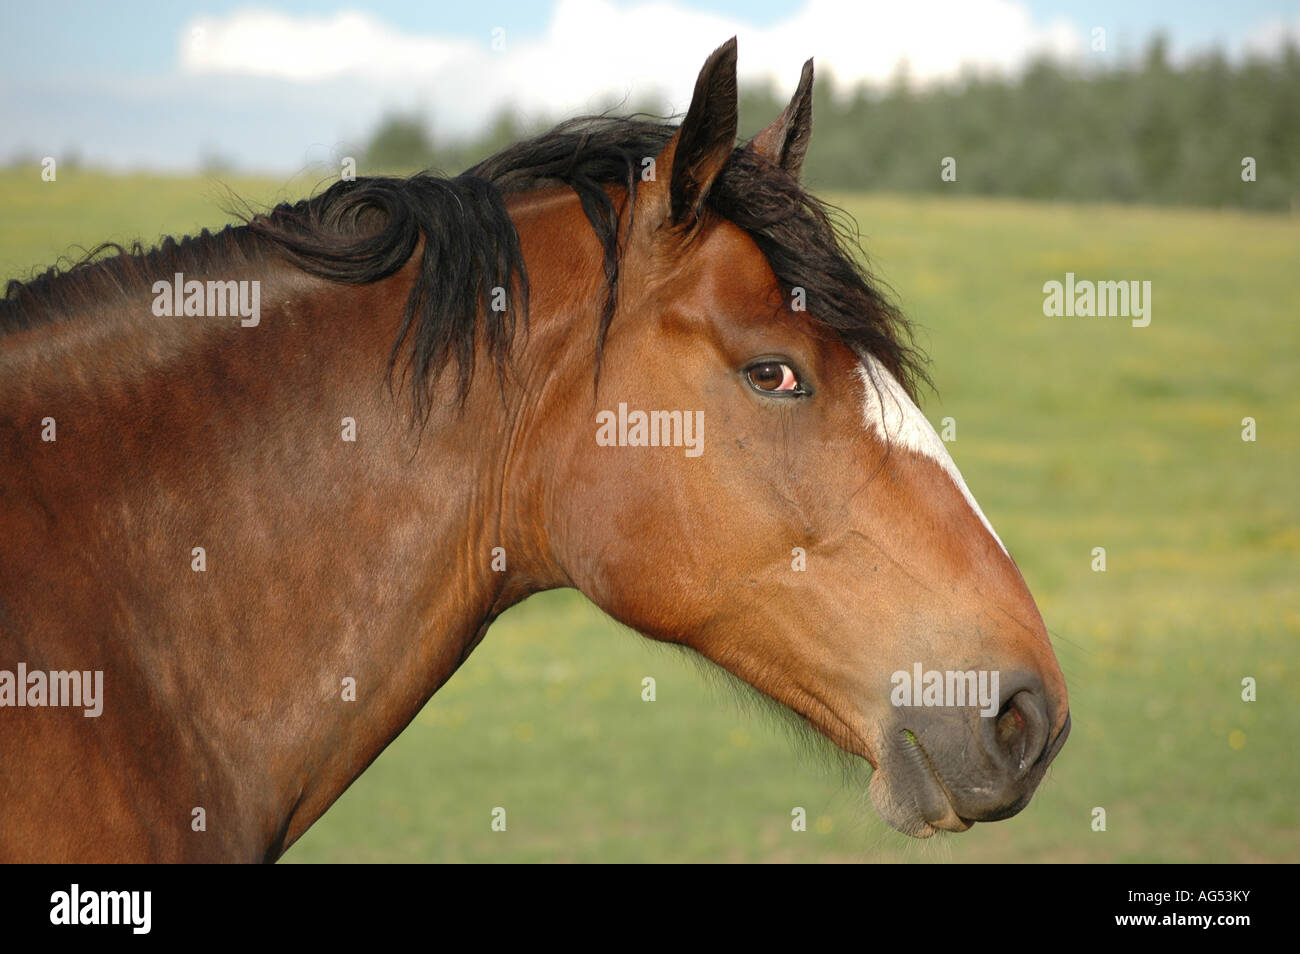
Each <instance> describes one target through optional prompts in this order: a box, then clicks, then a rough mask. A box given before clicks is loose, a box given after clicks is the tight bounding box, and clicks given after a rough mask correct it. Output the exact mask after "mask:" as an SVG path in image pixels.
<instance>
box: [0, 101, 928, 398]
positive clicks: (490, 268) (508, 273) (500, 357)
mask: <svg viewBox="0 0 1300 954" xmlns="http://www.w3.org/2000/svg"><path fill="white" fill-rule="evenodd" d="M675 130H676V127H675V126H671V125H667V124H663V123H659V122H650V121H644V120H638V119H617V118H609V117H596V118H586V119H577V120H572V121H570V122H566V123H562V124H561V125H559V126H557V127H555V128H554V129H552V130H551V131H549V132H547V133H544V134H542V135H540V136H537V137H535V138H532V139H528V140H524V141H521V142H519V143H516V144H515V145H512V146H509V147H507V148H506V149H504V150H502V151H501V152H499V153H497V154H496V155H494V156H492V157H490V158H488V159H486V160H484V161H483V162H481V163H479V164H478V165H476V166H474V167H472V168H471V169H469V170H467V171H466V172H465V173H463V174H462V175H459V176H456V177H454V178H440V177H435V176H432V175H429V174H426V173H421V174H417V175H414V176H411V177H409V178H405V179H400V178H389V177H367V178H360V179H357V180H355V181H351V182H347V181H341V182H338V183H335V184H334V185H333V186H331V187H330V188H329V189H327V190H326V191H325V192H323V193H321V194H320V195H318V196H315V197H314V198H311V199H305V200H302V201H300V202H297V203H293V204H287V203H286V204H282V205H279V206H276V207H275V208H274V209H272V210H271V211H270V212H268V213H267V214H265V215H255V216H251V217H249V218H248V219H247V224H245V225H241V226H229V227H227V228H225V229H222V230H221V231H219V232H217V233H215V234H210V233H208V232H207V231H206V230H205V231H204V232H202V233H201V234H200V235H198V236H196V237H191V238H184V239H181V240H180V241H177V240H175V239H171V238H168V239H166V240H164V241H163V242H162V243H161V244H160V245H159V246H158V247H156V248H153V249H150V250H148V251H145V250H144V249H142V248H141V246H140V245H139V244H138V243H137V244H136V245H135V246H133V247H132V248H129V249H124V248H122V247H121V246H119V245H113V244H107V245H103V246H100V247H98V248H97V249H95V250H94V251H93V252H91V253H90V254H88V255H87V256H86V257H85V258H84V259H83V260H82V261H80V262H78V263H77V264H75V265H73V266H71V267H70V268H67V269H65V270H61V269H59V268H58V267H54V268H50V269H49V270H47V271H46V272H45V273H43V274H41V275H39V276H38V277H36V278H34V279H32V280H31V281H28V282H19V281H16V280H15V281H10V282H9V284H8V287H7V289H6V291H5V295H4V298H2V299H0V334H4V333H6V332H12V331H17V330H20V329H24V328H28V327H31V326H33V325H36V324H40V323H43V322H46V321H54V320H59V319H61V318H66V317H68V316H70V315H72V314H75V313H76V312H77V311H78V310H79V309H84V308H85V307H87V306H88V305H89V304H90V303H92V302H102V300H103V299H104V297H105V295H106V294H109V293H113V292H115V293H116V294H117V295H118V296H119V297H120V296H122V295H124V294H126V290H127V289H128V288H132V287H137V286H140V285H144V286H145V287H149V286H150V285H151V284H152V282H153V281H154V280H156V279H157V278H158V277H160V276H161V277H170V275H171V273H172V272H174V271H190V272H199V271H202V270H207V271H211V270H213V269H215V268H226V269H229V268H230V267H231V266H235V267H238V266H239V265H240V264H251V263H257V262H264V261H265V260H266V257H267V253H268V252H272V253H274V254H276V255H278V256H281V257H283V258H285V259H287V260H288V261H290V262H291V263H293V264H294V265H296V266H297V267H299V268H301V269H302V270H304V271H306V272H308V273H310V274H313V275H317V276H320V277H322V278H326V279H329V280H332V281H337V282H343V283H346V284H353V285H360V284H368V283H370V282H374V281H378V280H379V279H382V278H385V277H387V276H389V275H391V274H393V273H394V272H396V271H398V270H399V269H400V268H402V267H403V266H404V265H405V264H406V263H407V262H408V260H409V259H410V258H411V255H412V254H413V253H414V252H415V250H416V248H417V247H418V246H419V244H420V242H421V240H423V243H424V247H423V250H422V253H421V257H420V261H419V263H418V272H417V275H416V278H415V281H414V284H413V285H412V288H411V292H410V296H409V297H408V300H407V303H406V309H405V314H404V320H403V324H402V327H401V332H400V334H399V336H398V340H397V341H396V342H395V343H394V347H393V354H392V363H393V364H394V365H395V364H396V363H397V361H398V360H399V359H400V356H401V354H402V350H403V345H404V343H405V342H407V341H408V339H409V340H410V350H409V352H408V354H409V359H408V360H409V361H410V364H411V370H412V371H413V372H414V373H413V374H412V376H411V377H412V382H413V384H414V388H415V400H416V407H417V411H422V410H423V409H424V408H425V407H426V406H427V394H428V381H429V378H430V377H431V376H432V375H434V373H435V371H436V369H438V368H440V367H442V366H443V365H444V363H445V362H447V361H448V360H449V359H450V360H453V361H454V362H455V364H456V366H457V373H458V384H459V391H460V393H461V395H464V393H465V392H466V390H467V388H468V385H469V380H470V375H471V373H472V370H473V366H474V351H475V347H476V344H477V341H478V335H480V334H482V335H483V336H484V342H485V345H486V347H487V349H488V354H489V355H490V357H491V358H492V360H493V362H494V363H495V366H496V367H497V369H498V371H499V372H502V371H503V369H504V367H505V364H506V360H507V356H508V353H509V350H510V345H511V342H512V340H513V338H514V334H515V330H516V327H517V325H518V324H519V322H520V321H525V322H526V320H527V314H528V276H527V272H526V270H525V266H524V261H523V256H522V254H521V252H520V248H519V239H518V235H517V234H516V232H515V228H514V224H513V222H512V221H511V219H510V217H509V215H508V214H507V211H506V207H505V203H504V199H503V196H504V195H505V194H506V193H510V192H515V191H522V190H527V189H531V188H536V187H539V186H543V185H554V184H565V185H568V186H570V187H571V188H573V189H574V191H575V192H576V193H577V195H578V198H579V200H580V202H581V203H582V207H583V210H584V211H585V212H586V215H587V218H588V220H589V221H590V223H591V226H592V228H593V229H594V230H595V233H596V236H597V237H598V239H599V240H600V243H601V246H602V248H603V249H604V278H605V284H606V295H605V300H604V302H603V305H602V307H601V312H600V317H599V321H598V325H597V329H596V332H597V351H598V353H599V348H600V345H601V344H603V342H604V340H605V337H606V335H607V333H608V330H609V326H610V323H611V321H612V319H613V316H614V311H615V308H616V305H617V297H618V286H619V270H620V254H621V250H620V246H619V219H618V208H617V207H616V206H615V203H614V200H613V199H611V197H610V193H609V190H608V187H609V186H621V187H623V188H624V189H625V190H626V191H627V193H628V194H630V195H633V196H634V195H635V191H636V188H637V185H638V183H639V182H640V177H641V172H642V168H643V166H642V163H643V160H645V159H646V158H648V157H653V156H656V155H658V153H659V152H660V151H661V150H662V149H663V147H664V145H665V144H666V143H667V142H668V140H669V138H670V137H671V136H672V134H673V133H674V131H675ZM630 206H631V203H628V207H629V208H630ZM707 207H708V209H709V210H710V211H711V212H712V213H713V214H715V215H718V216H721V217H722V218H725V219H727V220H729V221H731V222H732V223H734V224H735V225H737V226H738V227H740V228H741V229H743V230H744V231H745V232H746V233H747V234H748V235H749V236H750V237H751V238H752V239H753V240H754V242H755V244H757V246H758V248H759V249H760V250H761V251H762V253H763V255H764V256H765V257H766V259H767V261H768V263H769V265H770V266H771V268H772V271H773V272H774V273H775V274H776V277H777V280H778V281H779V282H780V284H781V286H782V287H783V289H784V290H785V291H786V292H787V293H790V292H792V290H793V289H794V288H795V287H800V288H803V289H804V293H805V297H806V304H807V316H808V317H809V318H810V319H811V320H812V321H813V322H814V323H815V324H817V325H820V326H822V327H824V328H825V329H826V330H827V331H829V332H831V333H833V334H834V335H836V336H838V337H839V338H840V339H841V340H843V341H844V342H845V343H846V344H848V345H850V346H852V347H854V348H856V349H858V350H859V351H866V352H869V353H870V354H872V355H874V356H875V357H876V358H877V359H879V360H880V361H881V363H882V364H884V366H885V367H886V368H888V369H889V370H890V371H891V372H892V373H893V374H894V375H895V376H896V377H897V378H898V379H899V381H900V382H901V383H902V384H903V386H904V387H905V388H907V389H908V391H909V392H913V394H914V391H915V388H916V386H917V384H918V383H919V382H921V381H924V380H925V375H924V372H923V370H922V368H921V365H920V357H919V355H918V354H917V353H916V352H915V351H914V350H913V348H912V347H911V337H910V332H909V326H908V324H907V322H906V321H905V320H904V319H903V318H902V317H901V316H900V315H899V313H898V312H897V310H896V309H895V308H894V307H893V306H892V305H891V304H890V303H889V301H888V300H887V299H886V298H885V296H884V295H883V294H882V293H881V292H880V291H879V289H878V288H877V287H876V285H875V283H874V282H873V280H872V279H871V277H870V276H869V275H868V273H867V272H866V271H865V270H864V268H863V267H862V265H861V264H860V263H859V261H858V258H857V257H856V256H855V255H854V251H856V250H857V249H856V241H855V239H854V237H853V236H852V235H850V234H849V232H848V230H847V229H845V228H843V227H837V224H836V221H835V219H834V218H833V210H831V209H830V208H829V207H828V206H826V205H824V204H823V203H821V202H820V201H819V200H817V199H815V198H814V197H812V196H811V195H809V194H808V193H807V192H806V191H805V190H804V189H803V188H802V186H800V185H799V183H798V182H797V181H796V180H795V179H794V178H792V177H791V176H790V175H788V174H787V173H786V172H784V171H783V170H781V169H779V168H778V167H776V166H774V165H773V164H771V163H770V162H768V161H767V160H766V159H764V158H762V157H760V156H759V155H758V154H757V153H755V152H754V151H753V150H751V149H750V148H748V147H744V146H742V147H739V148H737V149H736V150H735V151H734V152H733V153H732V156H731V158H730V160H728V162H727V165H726V167H725V168H724V169H723V172H722V174H721V176H719V178H718V180H717V181H715V183H714V184H713V187H712V188H711V190H710V191H709V194H708V202H707ZM105 251H115V252H116V253H117V254H116V255H115V256H113V257H110V258H103V257H102V256H103V254H104V252H105ZM497 288H501V289H504V290H505V291H506V298H505V300H506V310H505V311H493V310H492V304H493V299H494V289H497Z"/></svg>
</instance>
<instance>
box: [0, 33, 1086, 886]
mask: <svg viewBox="0 0 1300 954" xmlns="http://www.w3.org/2000/svg"><path fill="white" fill-rule="evenodd" d="M812 81H813V70H812V61H811V60H809V61H808V62H807V63H806V64H805V65H804V68H803V72H802V75H801V78H800V81H799V84H798V87H797V89H796V91H795V93H794V96H793V98H792V99H791V101H790V104H789V105H788V106H787V107H786V109H785V110H784V111H783V112H782V113H781V114H780V115H779V116H778V117H777V118H776V119H775V120H773V121H772V122H771V124H770V125H768V126H767V127H766V128H764V129H763V130H762V131H761V132H760V133H758V134H757V135H756V136H754V137H753V138H752V139H750V140H748V141H745V142H740V141H739V139H738V136H737V85H736V42H735V39H734V38H733V39H732V40H731V41H729V42H728V43H726V44H724V45H723V46H721V47H719V48H718V49H717V50H715V51H714V52H713V54H712V55H710V56H709V57H708V59H707V60H706V62H705V63H704V66H703V68H702V69H701V71H700V73H699V76H698V79H697V81H696V84H695V87H694V92H693V96H692V99H691V101H690V105H689V108H688V110H687V112H686V113H685V115H684V118H682V120H681V122H680V124H676V125H674V124H671V123H668V122H663V121H660V120H656V119H649V118H645V117H637V118H617V117H613V116H609V115H605V116H598V117H586V118H582V119H577V120H570V121H568V122H565V123H561V124H560V125H559V126H557V127H555V128H553V129H551V130H550V131H548V132H545V133H542V134H541V135H538V136H535V137H533V138H531V139H527V140H524V141H521V142H518V143H515V144H514V145H511V146H509V147H507V148H505V149H504V150H503V151H501V152H499V153H497V154H496V155H493V156H491V157H490V158H488V159H486V160H484V161H483V162H481V163H479V164H478V165H476V166H473V167H472V168H470V169H469V170H467V171H466V172H465V173H464V174H462V175H459V176H455V177H439V176H436V175H433V174H429V173H422V174H417V175H414V176H411V177H407V178H396V177H381V176H376V177H364V176H363V177H360V178H355V179H353V180H351V181H338V182H335V183H334V184H332V185H330V186H329V187H328V188H327V189H324V190H323V191H321V192H319V193H318V194H316V195H315V196H314V197H312V198H309V199H304V200H302V201H299V202H296V203H292V204H290V203H284V204H281V205H279V206H276V207H274V208H273V209H270V210H267V211H262V212H252V213H250V214H248V215H246V216H244V217H243V219H242V221H241V222H240V223H239V224H235V225H231V226H227V227H226V228H224V229H222V230H221V231H218V232H215V233H210V232H209V231H208V230H204V231H202V232H201V233H200V234H199V235H198V236H193V237H186V238H183V239H181V240H179V241H178V240H176V239H173V238H168V239H165V240H163V241H162V242H161V243H159V244H158V245H157V246H156V247H153V248H151V249H144V248H142V247H141V246H140V245H138V244H137V245H136V246H134V247H131V248H122V247H120V246H113V247H109V248H108V249H107V250H106V252H97V253H94V254H92V255H90V256H88V257H87V258H86V260H84V261H83V262H80V263H78V264H77V265H75V266H73V267H70V268H65V269H58V268H52V269H50V270H49V271H47V272H45V273H43V274H41V275H39V276H37V277H35V278H33V279H31V280H29V281H26V282H18V281H13V282H10V284H9V285H8V288H7V291H6V293H5V297H4V299H3V300H2V301H0V443H2V444H3V446H4V447H5V448H6V454H5V456H4V458H3V461H0V530H2V532H0V859H4V860H21V861H77V862H100V861H113V862H134V861H242V862H247V861H268V862H269V861H274V860H276V859H277V858H279V857H280V856H281V855H282V853H283V852H284V851H285V850H286V849H287V848H288V846H290V845H292V844H293V843H294V841H295V840H296V839H297V838H299V837H300V836H301V835H302V834H303V832H304V831H305V830H306V829H307V828H308V827H309V826H310V825H311V824H312V823H313V822H314V821H315V820H316V819H318V818H319V817H320V816H321V815H322V814H323V813H324V812H325V811H326V809H327V808H329V806H330V805H331V804H332V803H333V802H334V800H335V799H337V798H338V797H339V795H340V794H341V793H342V792H343V791H344V790H345V789H346V788H347V786H348V785H349V784H350V783H351V782H352V781H353V780H354V779H356V778H357V777H358V776H359V775H360V774H361V773H362V772H363V771H364V770H365V769H366V768H367V767H368V766H369V764H370V763H371V762H372V761H373V760H374V759H375V758H376V757H377V756H378V755H379V753H380V752H381V751H382V750H383V749H384V748H385V747H386V746H387V745H388V744H389V743H390V742H391V741H392V740H393V739H394V738H395V737H396V736H397V735H398V733H399V732H401V730H402V729H403V728H404V727H405V726H406V725H407V724H408V723H409V722H410V721H411V720H412V719H413V718H414V716H415V715H416V713H417V712H418V711H419V710H420V708H421V707H422V706H423V705H424V704H425V703H426V701H427V700H428V699H429V698H430V697H431V696H432V695H433V694H434V693H435V692H436V691H437V690H438V689H439V688H440V687H441V686H442V685H443V684H444V683H445V682H446V681H447V680H448V679H449V678H450V677H451V676H452V674H453V673H455V672H456V670H457V668H458V667H459V666H460V665H461V663H463V662H464V661H465V659H466V658H467V657H468V656H469V654H470V653H471V652H472V651H473V650H474V648H475V647H476V646H477V645H478V644H479V643H480V641H481V640H482V639H483V638H484V636H485V635H486V633H487V632H488V629H489V627H490V626H491V624H492V622H493V620H495V619H496V618H497V617H498V616H499V615H500V614H501V613H502V612H503V611H505V610H506V609H507V608H508V607H510V606H512V605H514V604H516V603H518V602H519V601H521V600H523V599H524V598H525V597H527V596H529V595H530V594H533V593H537V592H539V591H543V590H547V589H552V588H559V587H572V588H575V589H577V590H579V591H581V592H582V593H583V594H585V595H586V597H587V598H588V599H589V600H590V601H591V602H593V603H594V604H595V605H596V606H598V607H599V608H601V609H602V610H603V611H604V612H605V613H607V614H609V615H610V616H611V617H613V618H614V619H615V620H617V621H619V622H621V623H623V624H625V625H626V626H628V627H631V628H632V629H634V630H636V631H637V632H639V633H641V634H643V635H644V636H645V637H647V638H649V639H651V640H655V641H660V642H664V643H670V644H676V645H678V646H683V647H686V648H687V649H689V650H692V651H694V653H696V654H699V655H700V656H702V657H704V658H705V659H706V660H708V661H709V662H710V663H712V664H716V665H717V666H719V667H722V669H724V670H725V671H726V672H727V673H729V674H730V675H731V676H734V677H737V678H739V679H740V680H743V681H744V682H745V683H748V684H749V686H751V687H753V688H754V689H756V690H757V691H758V692H759V693H761V694H762V695H763V696H766V697H768V698H770V699H771V700H774V701H775V702H776V703H778V704H779V705H781V706H783V707H786V708H788V709H789V710H791V711H792V712H793V713H795V714H796V716H797V717H798V719H799V720H800V721H801V722H802V723H803V724H805V725H807V726H808V727H810V728H811V729H812V730H815V731H816V732H817V733H820V735H821V736H825V737H826V738H827V739H829V740H830V741H831V742H833V743H834V744H835V746H838V748H839V749H841V750H843V751H844V752H845V753H847V754H848V755H849V756H850V757H851V758H853V759H855V760H858V761H859V764H861V761H862V760H865V762H867V763H870V766H871V769H872V772H871V776H870V783H869V785H868V789H869V794H870V799H871V801H872V803H873V804H874V805H875V807H876V810H877V811H878V813H879V814H880V816H881V817H882V818H883V819H884V820H885V822H886V823H887V824H888V825H890V826H892V827H893V828H895V829H897V830H899V831H901V832H903V833H906V834H908V835H912V836H915V837H920V838H924V837H929V836H932V835H935V834H936V833H938V832H960V831H964V830H966V829H968V828H970V826H971V825H972V824H974V823H975V822H990V821H996V820H999V819H1004V818H1007V817H1010V816H1012V815H1014V814H1015V813H1017V812H1018V811H1020V810H1021V809H1022V808H1023V807H1024V806H1025V805H1026V804H1027V803H1028V802H1029V800H1030V798H1031V796H1032V795H1033V793H1034V791H1035V790H1036V788H1037V786H1038V785H1039V783H1040V781H1041V780H1042V778H1043V777H1044V774H1045V773H1046V771H1047V768H1048V766H1049V765H1050V764H1051V762H1052V760H1053V759H1054V758H1055V756H1056V755H1057V753H1058V752H1059V751H1060V750H1061V746H1062V745H1063V744H1064V742H1065V739H1066V736H1067V734H1068V732H1069V728H1070V717H1069V707H1068V701H1067V692H1066V686H1065V681H1064V677H1063V676H1062V674H1061V671H1060V668H1059V667H1058V665H1057V662H1056V659H1055V656H1054V654H1053V651H1052V648H1051V644H1050V641H1049V639H1048V636H1047V632H1046V629H1045V627H1044V624H1043V621H1042V618H1041V616H1040V614H1039V611H1038V609H1037V607H1036V605H1035V603H1034V600H1033V597H1032V596H1031V594H1030V592H1029V589H1028V587H1027V585H1026V583H1025V580H1024V578H1023V577H1022V575H1021V572H1020V570H1019V569H1018V567H1017V565H1016V563H1015V561H1014V560H1013V559H1012V557H1011V556H1010V554H1009V552H1008V550H1007V548H1006V547H1005V546H1004V545H1003V544H1002V542H1001V540H1000V539H999V538H998V536H997V534H996V533H995V532H994V531H993V528H992V526H991V525H990V523H989V521H988V519H987V518H986V517H985V515H984V514H983V513H982V511H981V510H980V508H979V506H978V504H977V503H976V501H975V499H974V498H973V497H972V495H971V493H970V491H969V489H968V488H967V486H966V484H965V482H964V480H963V479H962V477H961V474H960V473H959V471H958V470H957V468H956V467H955V465H954V464H953V462H952V459H951V457H950V456H949V455H948V453H947V451H946V449H945V445H944V443H943V441H942V440H940V439H939V437H938V436H937V435H936V434H935V432H934V430H933V428H932V427H931V426H930V425H929V423H928V422H927V419H926V418H925V416H924V414H923V413H922V412H921V411H920V410H919V409H918V407H917V403H916V402H917V393H918V389H919V388H920V387H921V386H922V385H923V384H924V383H925V382H926V381H927V380H928V378H927V376H926V372H925V362H924V358H923V356H922V355H921V354H920V352H919V351H918V349H917V348H916V346H915V344H914V342H913V339H912V335H911V332H910V325H909V323H908V321H907V319H905V318H904V317H903V316H902V315H901V313H900V312H899V310H898V308H897V307H896V306H895V305H894V304H892V303H891V301H890V299H889V297H888V296H887V295H886V294H885V293H884V292H882V291H881V289H880V287H879V284H878V282H876V280H875V279H874V278H873V277H872V276H871V274H870V273H869V272H868V271H867V269H866V266H865V265H863V264H862V262H861V260H860V259H859V257H858V256H857V255H856V253H855V248H854V243H853V242H852V241H851V240H850V238H848V237H846V235H845V233H844V229H843V228H842V226H841V225H840V224H837V220H836V219H835V216H834V214H833V210H832V209H831V208H830V207H828V206H826V205H825V204H823V203H822V202H821V201H820V200H818V199H816V198H814V197H813V196H812V195H810V194H809V193H808V191H807V190H806V189H805V187H804V186H803V185H802V184H801V182H800V170H801V166H802V163H803V160H804V157H805V155H806V152H807V149H808V145H809V140H810V135H811V129H812ZM954 673H955V674H956V675H957V678H956V679H955V680H954V679H953V678H952V676H953V674H954ZM990 674H991V678H986V677H987V676H989V675H990ZM977 675H978V677H979V678H978V684H977V681H976V679H975V678H974V677H976V676H977ZM913 676H915V684H914V685H912V684H911V683H912V677H913ZM900 677H903V678H900ZM936 677H937V679H936ZM904 683H908V684H907V685H904ZM964 689H965V690H966V692H965V697H964V698H962V695H963V690H964ZM977 696H978V698H977Z"/></svg>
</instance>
